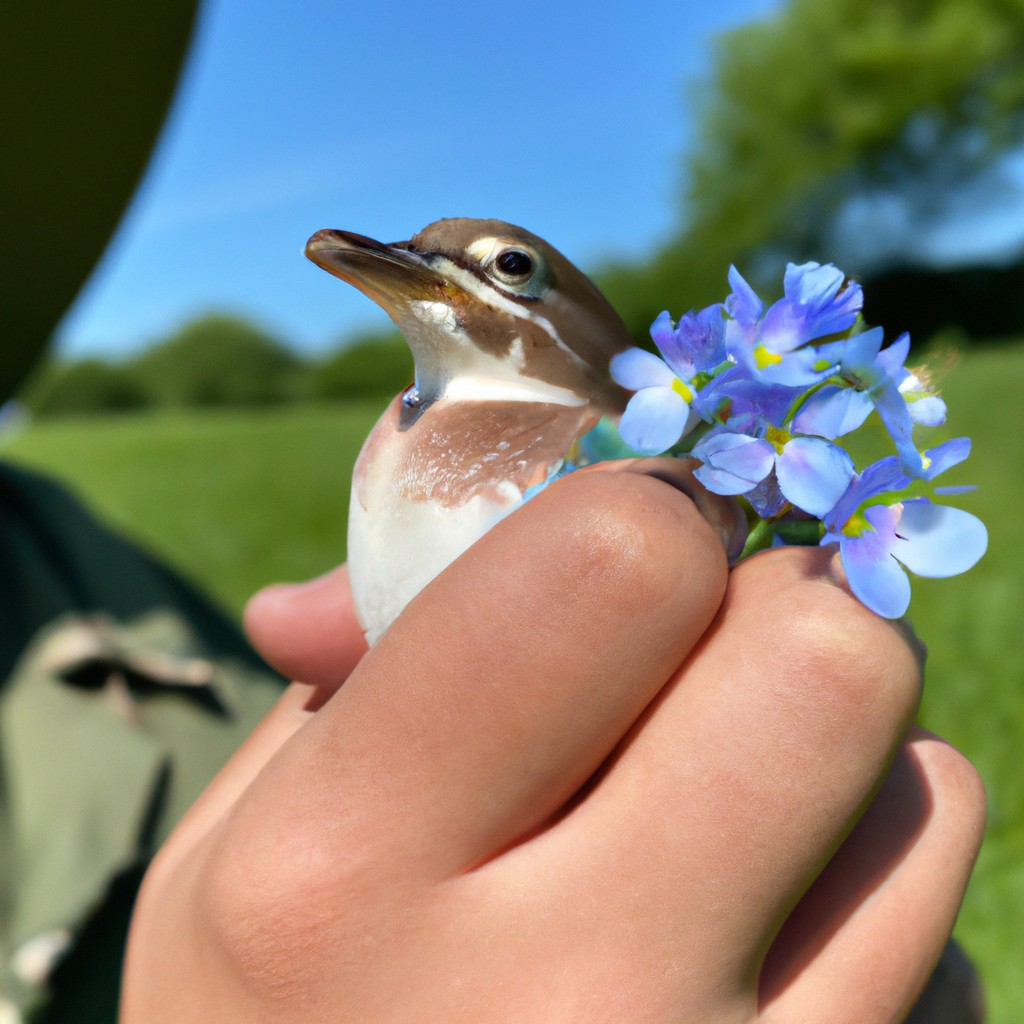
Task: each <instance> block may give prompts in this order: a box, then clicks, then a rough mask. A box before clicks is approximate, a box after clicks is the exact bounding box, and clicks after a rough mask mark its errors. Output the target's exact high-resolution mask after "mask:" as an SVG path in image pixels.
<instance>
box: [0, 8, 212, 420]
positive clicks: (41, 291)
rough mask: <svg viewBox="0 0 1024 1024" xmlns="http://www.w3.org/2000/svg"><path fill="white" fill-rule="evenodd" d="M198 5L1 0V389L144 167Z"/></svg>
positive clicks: (75, 281)
mask: <svg viewBox="0 0 1024 1024" xmlns="http://www.w3.org/2000/svg"><path fill="white" fill-rule="evenodd" d="M196 6H197V5H196V0H161V2H160V3H141V4H140V3H127V2H125V0H89V2H88V3H81V4H79V3H71V4H62V5H61V7H60V9H59V10H58V9H57V8H54V7H52V6H50V5H49V4H35V3H27V4H18V3H15V4H8V3H5V4H0V96H2V97H3V188H2V189H0V224H3V239H4V244H3V246H0V309H2V310H3V331H4V339H3V358H0V402H3V400H4V399H6V398H9V397H10V396H11V394H12V393H13V392H14V390H15V388H16V387H17V386H18V385H19V384H20V383H21V381H22V379H23V378H24V377H26V376H27V375H28V373H29V371H30V370H31V368H32V366H33V365H34V363H35V362H36V360H37V358H38V356H39V354H40V353H41V352H42V351H43V348H44V346H45V344H46V342H47V340H48V338H49V337H50V335H51V333H52V332H53V330H54V328H55V327H56V326H57V323H58V321H59V320H60V318H61V315H62V314H63V313H64V311H65V310H66V309H67V307H68V306H69V305H70V304H71V301H72V299H73V298H74V297H75V294H76V293H77V292H78V290H79V288H81V286H82V285H83V284H84V282H85V280H86V278H87V277H88V275H89V274H90V272H91V271H92V269H93V266H94V264H95V263H96V261H97V260H98V259H99V257H100V254H101V253H102V252H103V249H104V247H105V246H106V244H107V241H108V239H109V238H110V236H111V234H112V233H113V231H114V228H115V227H116V226H117V222H118V221H119V220H120V218H121V215H122V213H123V212H124V209H125V207H126V206H127V205H128V201H129V199H130V198H131V196H132V193H133V192H134V191H135V188H136V186H137V185H138V182H139V179H140V178H141V177H142V172H143V170H144V169H145V166H146V163H147V161H148V159H149V152H150V148H151V147H152V145H153V143H154V141H155V140H156V137H157V133H158V132H159V130H160V126H161V125H162V124H163V120H164V114H165V113H166V111H167V107H168V105H169V103H170V100H171V94H172V92H173V89H174V85H175V82H176V81H177V77H178V71H179V68H180V66H181V63H182V59H183V58H184V55H185V49H186V45H187V43H188V40H189V36H190V34H191V29H192V20H193V17H194V15H195V8H196Z"/></svg>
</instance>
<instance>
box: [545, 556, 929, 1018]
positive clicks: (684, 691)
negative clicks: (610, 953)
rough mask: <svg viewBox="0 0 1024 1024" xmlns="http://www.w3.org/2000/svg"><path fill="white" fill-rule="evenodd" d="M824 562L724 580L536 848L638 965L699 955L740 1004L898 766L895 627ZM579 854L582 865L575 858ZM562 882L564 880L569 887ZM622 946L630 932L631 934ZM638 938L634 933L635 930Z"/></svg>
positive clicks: (905, 654) (904, 720) (901, 709)
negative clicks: (598, 884) (595, 889)
mask: <svg viewBox="0 0 1024 1024" xmlns="http://www.w3.org/2000/svg"><path fill="white" fill-rule="evenodd" d="M829 558H830V555H829V553H828V552H824V551H821V550H820V549H784V550H780V551H772V552H766V553H764V554H762V555H758V556H756V557H754V558H753V559H750V560H749V561H747V562H744V563H742V564H741V565H740V566H738V567H737V568H736V569H735V570H734V571H733V573H732V575H731V578H730V583H729V589H728V592H727V594H726V597H725V600H724V602H723V604H722V608H721V610H720V612H719V615H718V617H717V619H716V621H715V623H714V624H713V625H712V626H711V628H710V629H709V630H708V632H707V634H706V636H705V638H704V640H703V642H702V643H701V645H700V646H699V648H698V649H697V651H696V652H695V653H694V655H693V656H692V657H691V658H690V660H689V661H688V663H686V664H685V665H684V666H683V667H682V669H681V671H680V672H679V673H678V675H677V677H676V678H675V679H674V680H673V681H672V683H671V684H670V685H669V686H668V687H666V689H665V691H664V692H663V694H662V695H661V697H660V698H659V700H658V701H657V702H656V703H655V704H654V705H653V706H652V708H651V709H650V710H649V712H648V714H647V715H646V716H645V718H644V719H642V720H641V722H640V723H639V726H638V728H637V729H636V730H635V731H634V733H633V734H631V735H630V737H629V739H628V741H627V742H626V743H625V744H624V745H623V747H622V748H621V750H620V752H619V753H618V755H617V757H616V758H615V760H614V761H613V762H612V763H611V764H610V765H609V766H608V768H607V770H606V773H605V775H604V777H603V778H601V780H600V781H599V782H598V784H597V785H596V786H595V787H594V789H593V791H592V792H591V793H590V794H589V795H588V797H587V799H586V800H584V801H583V802H582V803H581V804H580V806H579V807H578V808H577V809H576V810H575V811H574V813H573V814H572V815H570V816H569V817H567V818H566V820H565V821H564V822H563V823H562V824H561V825H560V826H559V828H557V829H554V830H552V831H551V834H550V835H549V836H545V837H544V840H545V843H546V846H547V850H546V852H545V854H544V856H543V857H539V858H538V864H537V866H536V869H535V870H536V871H537V873H538V875H539V876H541V877H539V878H537V879H532V880H531V882H530V883H528V884H538V885H544V884H545V883H544V881H543V878H544V876H548V875H550V874H551V872H552V871H553V865H554V864H556V863H559V862H562V863H571V864H574V865H575V866H576V868H577V871H578V874H577V876H576V881H575V882H573V883H571V884H574V885H578V886H579V890H580V891H579V894H578V895H579V898H580V899H581V900H582V899H585V890H586V889H587V887H588V886H589V887H592V886H593V880H594V879H595V878H603V879H626V878H628V879H629V885H628V886H627V885H620V886H615V885H609V886H608V887H607V890H606V891H605V890H603V891H604V892H605V895H604V896H603V899H605V900H606V901H607V900H612V901H616V900H620V899H621V900H622V901H623V903H622V906H621V907H618V908H617V909H618V912H619V914H620V916H622V917H625V918H627V919H635V918H636V917H638V916H639V915H640V914H641V913H642V912H643V908H645V907H646V908H650V907H658V908H660V910H659V921H658V924H657V928H656V930H657V931H658V934H659V935H660V940H661V946H660V947H658V946H657V945H656V943H654V942H653V940H652V939H651V936H650V935H649V934H647V935H643V936H642V939H643V946H642V947H638V948H637V949H636V950H634V951H633V955H638V956H639V955H643V956H645V957H646V958H647V961H648V962H652V960H653V959H654V958H655V957H656V956H657V955H661V956H663V957H664V966H665V969H666V970H668V969H669V967H670V965H671V963H672V962H674V961H675V959H676V958H677V957H678V951H679V949H695V948H699V949H701V950H702V951H703V952H704V953H705V954H706V955H707V956H708V957H709V958H710V960H711V962H714V963H716V964H718V965H721V970H722V971H723V972H724V971H726V969H727V968H728V970H730V971H731V972H732V974H731V976H725V977H724V978H723V975H722V973H714V974H709V975H708V977H707V979H706V980H707V983H708V985H709V986H710V987H709V990H708V997H709V999H717V998H719V995H720V991H721V986H722V985H725V986H726V987H728V986H732V989H733V990H734V991H736V992H737V993H742V992H745V991H747V992H749V982H750V978H751V977H755V976H756V968H757V966H758V965H759V964H760V961H761V958H762V956H763V954H764V950H765V949H766V948H767V946H768V943H769V941H770V939H771V937H772V936H773V934H774V931H775V929H776V928H777V927H778V923H779V922H781V921H782V920H783V919H784V918H785V916H786V913H787V912H788V910H789V909H790V908H791V907H792V906H793V905H794V903H795V902H796V900H797V899H798V897H799V896H800V895H801V894H802V892H803V890H804V888H805V887H806V885H807V881H808V879H811V878H813V877H814V876H815V875H816V874H817V873H818V872H819V871H820V869H821V867H822V866H823V865H824V864H825V863H826V862H827V860H828V858H829V856H831V854H832V853H833V852H834V850H835V849H836V847H837V846H838V845H839V843H840V841H841V840H842V838H843V837H844V836H845V834H846V833H847V832H848V831H849V829H850V827H851V826H852V823H853V821H854V820H855V819H856V817H857V816H858V814H859V812H860V810H861V809H862V807H863V805H864V803H865V800H866V798H867V795H868V794H869V793H871V792H872V791H873V789H874V788H875V786H876V780H877V779H879V778H881V777H882V775H883V773H884V771H885V768H886V765H887V764H888V762H889V761H890V760H891V758H892V757H893V756H894V754H895V751H896V749H897V748H898V746H899V742H900V739H901V737H902V736H903V734H904V733H905V732H906V730H907V728H908V727H909V724H910V719H911V717H912V714H913V711H914V708H915V707H916V703H917V696H918V687H919V677H918V668H917V662H916V659H915V658H914V656H913V654H912V653H911V651H910V649H909V648H908V647H907V645H906V644H905V642H904V641H903V639H902V636H901V635H900V633H899V632H897V631H896V630H895V629H894V628H893V627H892V626H891V625H890V624H889V623H887V622H885V621H883V620H881V619H879V618H877V617H876V616H875V615H873V614H872V613H871V612H868V611H867V609H865V608H864V607H863V606H862V605H860V604H859V603H858V602H857V601H856V600H855V599H854V598H853V597H852V596H851V595H850V594H849V593H848V592H847V591H845V590H843V589H841V588H840V587H838V586H837V585H836V584H835V583H833V582H832V581H831V578H830V575H829V565H828V563H829ZM579 851H592V854H591V855H590V856H585V857H581V856H580V855H579ZM558 884H559V885H560V886H562V887H563V889H564V888H565V887H566V886H567V885H568V884H570V883H567V881H566V879H565V877H564V872H563V877H560V878H559V880H558ZM626 934H628V933H626ZM637 935H641V933H639V932H638V933H637Z"/></svg>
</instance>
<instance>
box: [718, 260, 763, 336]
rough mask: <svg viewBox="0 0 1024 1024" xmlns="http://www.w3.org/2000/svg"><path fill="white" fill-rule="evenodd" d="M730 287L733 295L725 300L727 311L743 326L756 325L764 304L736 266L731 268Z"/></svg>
mask: <svg viewBox="0 0 1024 1024" xmlns="http://www.w3.org/2000/svg"><path fill="white" fill-rule="evenodd" d="M729 287H730V288H732V294H731V295H730V296H729V297H728V298H727V299H726V300H725V311H726V312H727V313H728V314H729V316H731V317H732V318H733V319H734V320H738V321H739V322H740V323H741V324H752V323H754V322H755V321H756V320H757V318H758V317H759V316H760V315H761V310H762V309H764V303H763V302H762V301H761V300H760V299H759V298H758V297H757V292H755V291H754V289H753V288H751V287H750V285H749V284H747V282H746V281H745V280H744V278H743V275H742V274H740V272H739V271H738V270H737V269H736V268H735V267H734V266H732V267H729Z"/></svg>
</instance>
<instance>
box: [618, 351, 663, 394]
mask: <svg viewBox="0 0 1024 1024" xmlns="http://www.w3.org/2000/svg"><path fill="white" fill-rule="evenodd" d="M609 366H610V369H611V374H612V379H613V380H614V381H615V383H616V384H621V385H622V387H624V388H628V389H629V390H630V391H640V390H641V389H642V388H653V387H659V386H660V387H671V386H672V381H673V380H675V375H674V374H673V373H672V371H671V370H670V369H669V368H668V367H667V366H666V365H665V362H664V360H661V359H659V358H658V357H657V356H656V355H655V354H654V353H653V352H648V351H647V350H646V349H642V348H627V349H626V350H625V351H624V352H617V353H616V354H615V355H614V356H612V361H611V363H610V364H609Z"/></svg>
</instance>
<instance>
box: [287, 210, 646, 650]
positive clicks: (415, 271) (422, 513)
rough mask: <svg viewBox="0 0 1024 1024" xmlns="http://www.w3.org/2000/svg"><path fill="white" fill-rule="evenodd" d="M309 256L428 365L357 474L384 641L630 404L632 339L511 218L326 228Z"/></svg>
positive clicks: (357, 559)
mask: <svg viewBox="0 0 1024 1024" xmlns="http://www.w3.org/2000/svg"><path fill="white" fill-rule="evenodd" d="M306 255H307V256H308V257H309V258H310V259H311V260H312V261H313V262H314V263H316V264H317V266H319V267H322V268H323V269H324V270H326V271H328V272H329V273H331V274H333V275H335V276H336V277H339V278H341V279H342V280H343V281H347V282H348V283H349V284H351V285H354V286H355V287H356V288H358V289H359V290H360V291H362V292H363V293H364V294H366V295H367V296H369V297H370V298H371V299H373V301H374V302H376V303H377V304H378V305H379V306H381V307H382V308H383V309H384V311H385V312H386V313H387V314H388V315H389V316H390V317H391V319H392V320H393V321H394V322H395V324H396V325H397V327H398V329H399V330H400V331H401V332H402V333H403V334H404V336H405V339H406V341H407V342H408V344H409V347H410V349H411V350H412V354H413V359H414V362H415V381H414V383H413V384H412V386H411V387H409V388H408V389H407V390H406V391H404V392H403V393H401V394H400V395H397V396H396V397H395V399H394V400H393V401H392V402H391V403H390V405H389V406H388V407H387V409H386V410H385V411H384V414H383V415H382V416H381V418H380V420H379V421H378V423H377V425H376V427H374V429H373V431H372V433H371V434H370V436H369V437H368V438H367V441H366V443H365V445H364V446H363V449H362V452H361V453H360V455H359V459H358V461H357V463H356V467H355V471H354V473H353V480H352V502H351V506H350V511H349V536H348V558H349V577H350V580H351V585H352V592H353V596H354V599H355V604H356V610H357V614H358V615H359V618H360V622H361V623H362V626H363V628H364V629H365V631H366V636H367V640H368V641H369V642H370V643H374V642H376V640H377V639H379V637H380V636H381V634H382V633H383V632H384V630H386V629H387V627H388V626H389V625H390V624H391V622H392V621H393V620H394V619H395V618H396V617H397V616H398V614H399V613H400V612H401V611H402V609H403V608H404V607H405V605H406V604H407V603H408V602H409V601H410V600H411V599H412V598H413V597H414V596H415V595H416V594H417V593H418V592H419V591H420V590H421V589H422V588H423V587H424V586H426V584H427V583H429V582H430V580H431V579H433V578H434V576H436V575H437V574H438V573H439V572H441V570H442V569H444V568H445V567H446V566H447V565H448V564H449V563H451V562H452V561H454V559H455V558H457V557H458V556H459V555H460V554H461V553H462V552H463V551H465V550H466V549H467V548H468V547H469V546H470V545H471V544H472V543H473V542H474V541H476V540H477V539H478V538H479V537H481V536H482V535H483V534H484V533H485V532H486V531H487V530H489V529H490V528H491V527H492V526H493V525H494V524H495V523H496V522H498V520H500V519H501V518H503V517H504V516H505V515H507V514H508V513H509V512H511V511H512V510H513V509H515V508H516V507H517V506H518V505H519V504H520V503H521V502H522V501H523V497H524V494H525V493H526V491H527V490H528V489H529V488H531V487H533V486H536V485H538V484H543V483H544V482H545V481H546V480H548V479H549V478H550V476H551V475H552V474H553V473H555V472H556V471H557V470H558V468H559V467H560V466H561V465H562V462H563V460H564V459H565V458H566V457H567V456H568V455H569V454H570V452H571V451H572V450H573V448H574V445H575V443H576V442H577V441H578V439H579V438H581V437H582V436H583V435H584V434H586V433H587V432H588V431H589V430H590V429H591V428H593V427H594V426H595V424H597V423H598V421H599V420H600V419H601V418H602V417H604V416H617V415H619V414H620V413H621V412H622V409H623V408H624V406H625V404H626V400H627V399H628V397H629V394H628V392H626V391H624V390H623V389H622V388H620V387H619V386H618V385H617V384H615V383H614V381H613V380H612V379H611V375H610V373H609V369H608V364H609V362H610V360H611V358H612V356H613V355H615V353H617V352H619V351H621V350H623V349H625V348H627V347H628V346H629V345H631V344H632V339H631V338H630V335H629V332H628V331H627V330H626V326H625V324H623V322H622V320H621V319H620V318H619V316H618V314H617V313H616V312H615V311H614V309H613V308H612V307H611V305H610V304H609V303H608V301H607V300H606V299H605V297H604V296H603V295H602V294H601V292H600V291H598V289H597V287H596V286H595V285H594V284H593V282H592V281H591V280H590V279H589V278H588V277H587V276H586V275H585V274H583V273H582V271H580V270H578V269H577V268H576V267H575V266H573V264H572V263H570V262H569V260H567V259H566V258H565V257H564V256H563V255H562V254H561V253H559V252H558V251H557V250H556V249H554V248H553V247H552V246H550V245H549V244H548V243H547V242H545V241H544V240H543V239H541V238H538V237H537V236H536V235H534V234H531V233H530V232H529V231H525V230H523V229H522V228H518V227H514V226H513V225H511V224H506V223H504V222H503V221H499V220H473V219H468V218H449V219H445V220H440V221H437V222H436V223H434V224H431V225H430V226H428V227H426V228H424V229H423V230H422V231H421V232H420V233H419V234H417V235H415V236H414V237H413V238H411V239H410V240H409V241H407V242H395V243H392V244H383V243H381V242H377V241H374V240H373V239H371V238H367V237H365V236H363V235H357V234H353V233H351V232H348V231H335V230H332V229H324V230H321V231H318V232H316V234H314V235H313V236H312V237H311V238H310V239H309V242H308V243H307V245H306Z"/></svg>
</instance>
